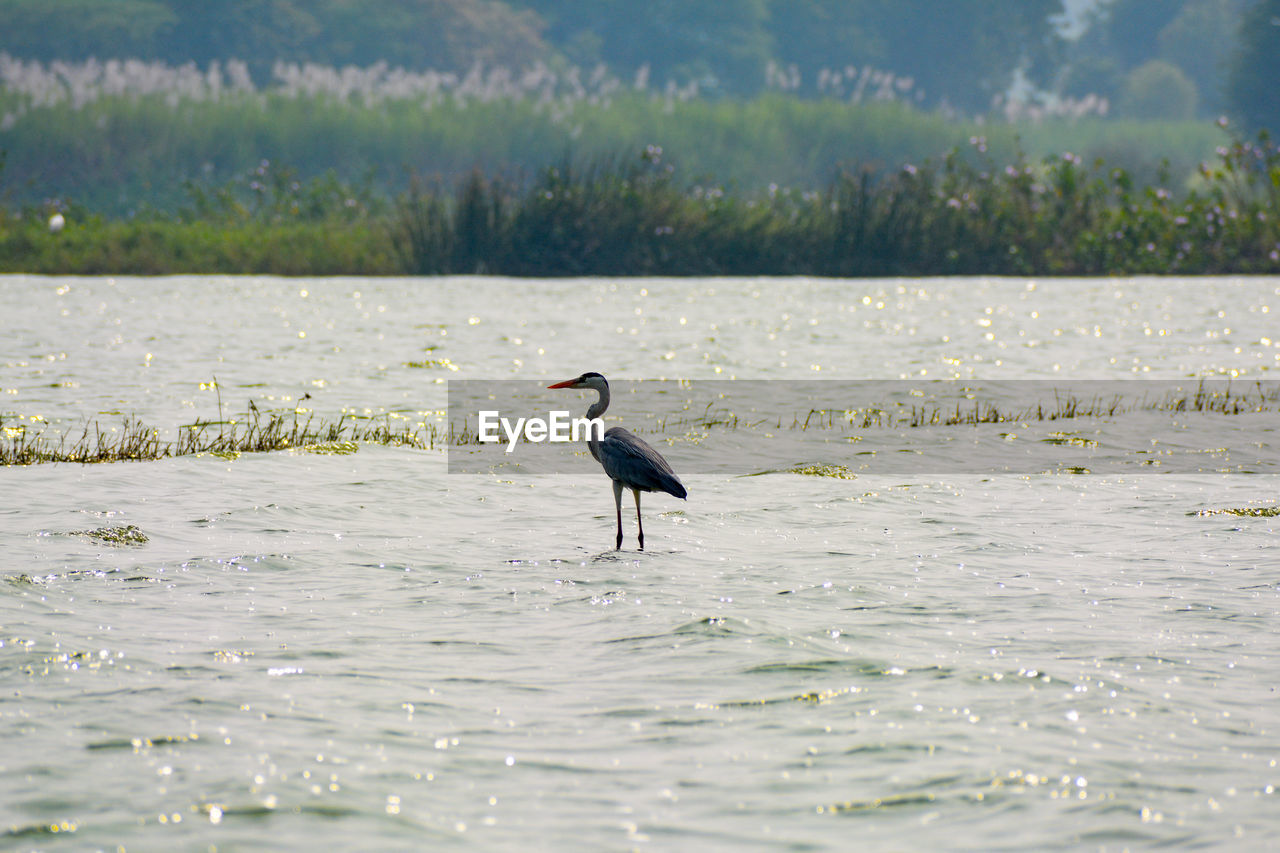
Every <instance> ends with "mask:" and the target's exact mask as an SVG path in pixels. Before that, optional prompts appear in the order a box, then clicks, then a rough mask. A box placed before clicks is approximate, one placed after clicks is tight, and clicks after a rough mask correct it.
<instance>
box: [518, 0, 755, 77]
mask: <svg viewBox="0 0 1280 853" xmlns="http://www.w3.org/2000/svg"><path fill="white" fill-rule="evenodd" d="M509 4H510V5H511V6H514V7H520V8H527V9H532V10H533V11H535V12H537V13H538V14H539V15H540V16H541V18H542V19H543V20H544V21H545V22H546V30H545V36H546V39H547V40H548V42H550V43H551V44H553V45H558V46H563V48H564V51H565V53H566V55H567V57H568V58H569V59H570V60H571V61H573V62H576V63H578V64H580V65H586V66H590V65H594V64H596V63H604V64H606V65H608V66H610V67H611V68H613V69H614V71H615V72H618V73H620V74H625V75H632V74H635V73H637V72H638V71H639V70H640V69H641V68H642V67H645V66H648V68H649V70H650V79H651V80H653V81H654V82H655V83H657V84H658V85H662V84H664V83H665V82H666V81H667V80H676V81H678V82H682V83H683V82H685V81H686V80H688V79H691V78H692V79H700V81H701V82H702V83H703V84H704V85H709V86H710V87H712V88H713V89H715V88H718V89H722V90H724V91H728V92H750V91H754V90H756V89H758V88H759V87H760V86H761V84H762V83H763V82H764V68H765V65H766V63H767V62H768V60H769V58H770V55H771V54H770V42H769V35H768V32H767V30H766V27H765V23H766V20H767V7H766V0H646V2H634V0H509Z"/></svg>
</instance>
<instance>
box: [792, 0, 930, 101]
mask: <svg viewBox="0 0 1280 853" xmlns="http://www.w3.org/2000/svg"><path fill="white" fill-rule="evenodd" d="M867 6H868V0H789V2H780V0H773V2H771V3H770V4H769V20H768V27H769V34H770V35H771V36H772V37H773V45H774V59H775V60H776V61H777V62H778V64H779V65H782V66H783V67H788V68H789V67H791V66H795V67H796V68H797V69H798V70H799V71H800V74H801V76H802V78H803V79H804V80H805V81H807V82H809V83H812V82H813V81H814V80H815V79H817V76H818V74H819V73H821V72H822V71H824V70H826V71H835V70H843V69H844V68H845V67H846V66H850V65H852V66H855V67H859V68H860V67H862V66H864V65H872V66H874V67H877V68H881V69H885V70H888V68H889V67H890V63H889V62H888V61H887V59H888V57H887V55H886V51H885V46H884V40H883V39H881V38H880V37H879V35H878V34H877V33H875V32H873V31H872V30H870V29H869V28H868V20H867ZM896 70H901V71H909V69H906V68H900V69H896Z"/></svg>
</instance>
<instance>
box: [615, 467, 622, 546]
mask: <svg viewBox="0 0 1280 853" xmlns="http://www.w3.org/2000/svg"><path fill="white" fill-rule="evenodd" d="M613 505H614V506H615V507H617V509H618V544H617V545H614V546H613V547H614V548H615V549H616V550H619V551H620V550H622V484H621V483H619V482H618V481H617V480H614V481H613Z"/></svg>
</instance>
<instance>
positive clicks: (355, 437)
mask: <svg viewBox="0 0 1280 853" xmlns="http://www.w3.org/2000/svg"><path fill="white" fill-rule="evenodd" d="M1278 410H1280V388H1268V387H1264V386H1263V385H1262V384H1261V383H1257V384H1255V385H1253V386H1244V387H1243V388H1235V387H1232V386H1229V387H1227V388H1225V389H1223V390H1214V389H1211V388H1208V387H1206V386H1205V385H1204V384H1203V383H1201V384H1200V386H1199V387H1198V388H1197V389H1196V390H1195V391H1194V392H1189V393H1172V392H1171V393H1167V394H1164V395H1162V396H1159V397H1154V398H1150V399H1148V398H1145V397H1140V398H1137V399H1126V398H1123V397H1121V396H1119V395H1112V396H1109V397H1101V396H1094V397H1089V398H1085V397H1079V396H1076V395H1073V394H1064V395H1062V396H1057V395H1055V397H1054V401H1053V403H1052V404H1048V403H1044V402H1038V403H1036V404H1035V405H1028V406H1026V407H1021V408H1017V407H1015V408H1001V407H1000V406H999V405H997V404H995V403H992V402H983V401H979V400H972V401H965V402H963V403H960V402H956V403H947V404H941V403H926V404H900V405H894V406H890V405H874V406H866V407H861V408H849V409H840V410H836V409H825V408H824V409H810V410H809V411H808V412H805V413H803V414H799V413H797V414H796V415H793V416H792V418H791V420H790V422H789V423H788V422H786V421H785V420H784V419H783V418H782V417H774V418H769V417H742V416H739V415H737V414H735V413H733V412H732V411H730V410H728V409H724V408H715V407H713V405H711V404H709V405H708V406H707V408H706V409H705V410H704V411H703V413H702V414H701V415H696V416H689V417H665V418H660V419H658V420H657V421H656V422H655V424H654V427H653V431H654V432H656V433H657V434H661V435H682V434H687V433H689V432H691V431H696V432H711V431H716V430H763V431H766V432H769V431H775V430H776V431H781V430H784V429H785V430H798V431H810V430H812V431H819V430H821V431H836V432H838V433H840V434H843V435H848V434H849V433H851V432H852V431H856V430H871V429H902V428H923V427H954V426H978V425H983V424H1008V423H1034V422H1053V421H1065V420H1076V419H1110V418H1119V417H1123V416H1125V415H1128V414H1133V413H1137V412H1167V413H1169V414H1186V413H1194V414H1204V415H1224V416H1236V415H1247V414H1258V413H1264V412H1275V411H1278ZM637 429H638V430H640V431H643V430H642V429H640V428H639V427H637ZM521 440H523V439H521ZM362 443H368V444H379V445H387V446H393V447H408V448H412V449H415V450H434V449H438V448H449V447H462V446H468V445H478V444H480V443H481V441H480V437H479V434H478V433H477V432H476V430H474V429H472V428H470V427H469V426H467V425H466V424H459V423H452V422H451V423H450V424H449V425H448V426H443V425H440V426H437V425H434V424H430V423H426V422H417V423H411V422H409V421H407V420H403V419H393V417H392V416H391V415H384V416H382V417H381V418H377V419H373V420H368V419H357V418H353V417H351V416H349V415H342V416H340V417H339V418H338V420H337V421H326V420H323V419H320V418H317V417H316V416H315V415H314V414H307V415H306V417H305V418H304V417H303V416H302V414H301V413H300V412H298V411H292V412H287V413H279V412H274V413H272V412H268V413H264V412H262V411H261V410H260V409H258V408H257V406H256V405H255V404H254V403H253V402H252V401H251V402H250V403H249V406H248V408H247V411H246V413H245V415H244V416H243V417H241V418H235V419H229V420H221V419H219V420H198V421H196V422H195V423H192V424H189V425H187V426H184V427H181V428H180V429H179V430H178V431H177V435H176V437H175V438H173V439H167V438H165V437H163V436H162V434H161V432H160V431H159V430H157V429H155V428H152V427H149V426H147V425H146V424H144V423H142V422H141V421H140V420H138V419H137V418H131V417H127V418H125V420H124V422H123V423H122V424H121V426H119V427H117V428H106V429H104V428H103V427H102V426H101V425H100V424H99V423H98V422H97V421H94V422H91V423H88V424H86V425H84V426H83V427H82V428H81V430H80V432H79V433H74V432H72V433H63V434H57V435H53V436H50V435H49V434H48V430H47V429H41V430H35V429H33V428H28V427H27V426H26V425H25V424H21V423H10V424H6V423H5V422H4V421H3V419H0V465H37V464H43V463H50V462H76V463H81V464H93V463H101V462H125V461H145V460H156V459H167V458H173V457H179V456H192V455H200V454H212V455H216V456H220V457H227V458H231V457H235V456H238V455H240V454H242V453H265V452H273V451H279V450H298V451H303V452H308V453H318V454H346V453H354V452H356V451H357V450H358V449H359V445H360V444H362Z"/></svg>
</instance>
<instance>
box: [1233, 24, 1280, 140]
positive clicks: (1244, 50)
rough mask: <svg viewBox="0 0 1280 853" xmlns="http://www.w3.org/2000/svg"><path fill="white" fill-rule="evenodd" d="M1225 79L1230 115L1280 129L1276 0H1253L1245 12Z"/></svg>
mask: <svg viewBox="0 0 1280 853" xmlns="http://www.w3.org/2000/svg"><path fill="white" fill-rule="evenodd" d="M1228 79H1229V86H1228V96H1227V100H1228V103H1229V104H1230V107H1231V111H1232V113H1233V115H1235V117H1236V118H1237V119H1238V120H1239V121H1241V122H1242V123H1243V124H1244V125H1245V126H1246V127H1248V128H1250V129H1252V130H1258V129H1261V128H1268V129H1270V130H1273V131H1280V86H1278V85H1277V82H1276V81H1278V80H1280V0H1257V2H1255V3H1254V5H1253V6H1252V7H1250V8H1249V9H1248V10H1247V11H1246V12H1245V14H1244V17H1243V18H1242V19H1241V22H1240V47H1239V49H1238V50H1237V52H1236V55H1235V57H1234V61H1233V62H1232V65H1231V71H1230V74H1229V77H1228Z"/></svg>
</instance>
